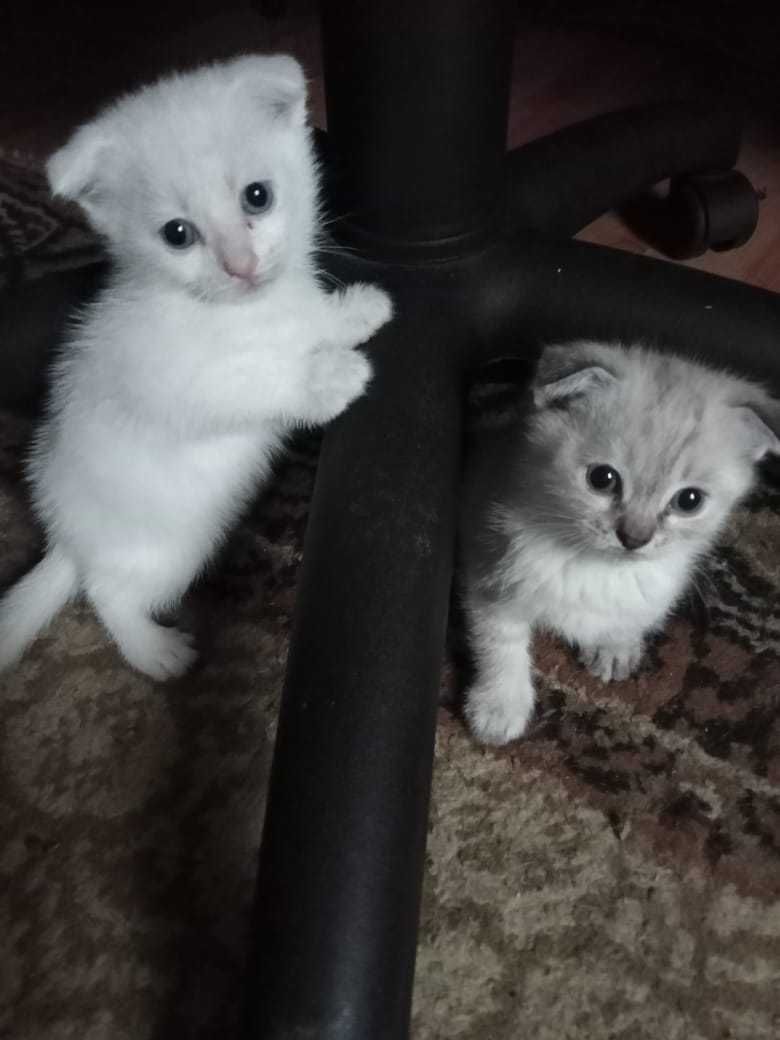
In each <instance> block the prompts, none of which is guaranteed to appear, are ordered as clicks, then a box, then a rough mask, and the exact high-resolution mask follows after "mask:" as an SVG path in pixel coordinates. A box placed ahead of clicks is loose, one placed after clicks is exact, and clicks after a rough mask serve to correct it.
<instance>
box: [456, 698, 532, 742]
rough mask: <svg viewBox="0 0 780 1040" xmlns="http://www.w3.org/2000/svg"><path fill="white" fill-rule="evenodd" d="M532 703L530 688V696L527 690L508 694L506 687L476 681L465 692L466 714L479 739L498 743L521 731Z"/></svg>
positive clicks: (523, 730) (524, 727) (516, 735)
mask: <svg viewBox="0 0 780 1040" xmlns="http://www.w3.org/2000/svg"><path fill="white" fill-rule="evenodd" d="M524 692H525V694H526V695H523V693H524ZM533 706H534V701H533V689H532V690H531V692H530V696H528V695H527V691H521V694H520V696H518V695H517V692H513V693H512V694H511V695H509V696H508V695H507V691H506V690H498V689H494V688H491V687H489V686H484V685H480V684H477V685H476V686H474V687H472V689H471V690H470V691H469V693H468V696H467V700H466V718H467V719H468V723H469V728H470V729H471V732H472V733H473V735H474V736H475V737H476V739H477V740H478V741H479V742H480V743H482V744H492V745H494V746H500V745H502V744H508V743H509V742H510V741H512V740H517V738H518V737H520V736H522V735H523V733H524V732H525V729H526V726H527V725H528V719H529V718H530V715H531V712H532V711H533Z"/></svg>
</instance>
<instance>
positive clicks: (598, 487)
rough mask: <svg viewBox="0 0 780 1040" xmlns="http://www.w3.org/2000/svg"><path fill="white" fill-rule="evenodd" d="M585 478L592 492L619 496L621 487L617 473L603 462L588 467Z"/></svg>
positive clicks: (621, 483)
mask: <svg viewBox="0 0 780 1040" xmlns="http://www.w3.org/2000/svg"><path fill="white" fill-rule="evenodd" d="M587 477H588V483H589V484H590V486H591V487H592V488H593V490H594V491H598V492H599V494H601V495H619V494H620V491H621V489H622V487H623V482H622V481H621V479H620V474H619V473H618V471H617V470H616V469H615V468H614V466H610V465H608V464H607V463H605V462H599V463H596V464H595V465H594V466H588V472H587Z"/></svg>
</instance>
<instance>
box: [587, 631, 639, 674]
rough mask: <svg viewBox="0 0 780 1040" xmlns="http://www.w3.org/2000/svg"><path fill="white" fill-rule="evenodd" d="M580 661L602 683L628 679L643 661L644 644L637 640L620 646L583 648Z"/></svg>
mask: <svg viewBox="0 0 780 1040" xmlns="http://www.w3.org/2000/svg"><path fill="white" fill-rule="evenodd" d="M580 659H581V661H582V663H583V664H584V665H585V667H586V668H587V669H588V671H589V672H591V673H592V674H593V675H595V676H596V678H597V679H601V680H602V682H611V681H612V680H613V679H615V680H617V681H618V682H619V681H621V680H623V679H628V677H629V676H630V675H633V674H634V672H635V671H636V670H637V668H638V667H639V663H640V661H641V660H642V643H641V641H639V640H637V641H636V642H631V643H622V644H620V645H619V646H593V647H583V648H582V649H581V650H580Z"/></svg>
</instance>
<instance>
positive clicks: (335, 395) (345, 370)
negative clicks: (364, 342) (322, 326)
mask: <svg viewBox="0 0 780 1040" xmlns="http://www.w3.org/2000/svg"><path fill="white" fill-rule="evenodd" d="M371 375H372V368H371V363H370V362H369V360H368V358H367V357H366V356H365V355H364V354H361V353H360V351H358V350H350V349H349V348H345V347H334V346H330V345H329V346H324V347H321V348H320V349H319V350H317V351H316V352H315V353H314V355H313V358H312V367H311V372H310V376H309V387H310V390H311V394H312V398H313V400H314V402H315V405H314V412H315V414H314V416H313V418H314V420H315V421H316V422H327V421H328V420H330V419H335V417H336V416H337V415H340V414H341V412H343V411H344V409H345V408H346V407H347V405H349V404H351V403H352V401H354V400H355V398H356V397H360V395H361V394H362V393H363V392H364V391H365V389H366V387H367V386H368V384H369V382H370V380H371Z"/></svg>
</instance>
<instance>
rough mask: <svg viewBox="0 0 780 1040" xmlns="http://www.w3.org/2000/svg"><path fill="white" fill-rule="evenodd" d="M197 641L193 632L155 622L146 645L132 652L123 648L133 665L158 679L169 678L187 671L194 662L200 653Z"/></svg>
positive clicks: (177, 676) (145, 641)
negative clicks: (197, 648) (196, 646)
mask: <svg viewBox="0 0 780 1040" xmlns="http://www.w3.org/2000/svg"><path fill="white" fill-rule="evenodd" d="M194 643H195V640H194V637H193V636H192V635H190V633H189V632H181V631H179V629H178V628H163V626H162V625H155V626H154V627H153V628H152V629H150V630H149V631H148V633H147V634H146V636H145V638H144V645H143V646H137V647H135V648H134V649H133V651H132V652H128V649H127V647H126V646H125V647H122V651H123V653H124V656H125V657H126V658H127V661H128V663H129V664H131V665H132V666H133V668H136V669H137V670H138V671H139V672H143V673H144V675H148V676H149V678H150V679H155V680H156V681H157V682H166V681H167V680H169V679H177V678H179V676H181V675H184V673H185V672H186V671H188V669H189V668H190V667H191V666H192V665H193V663H194V662H195V659H196V658H197V656H198V652H197V650H196V649H195V646H194Z"/></svg>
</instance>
